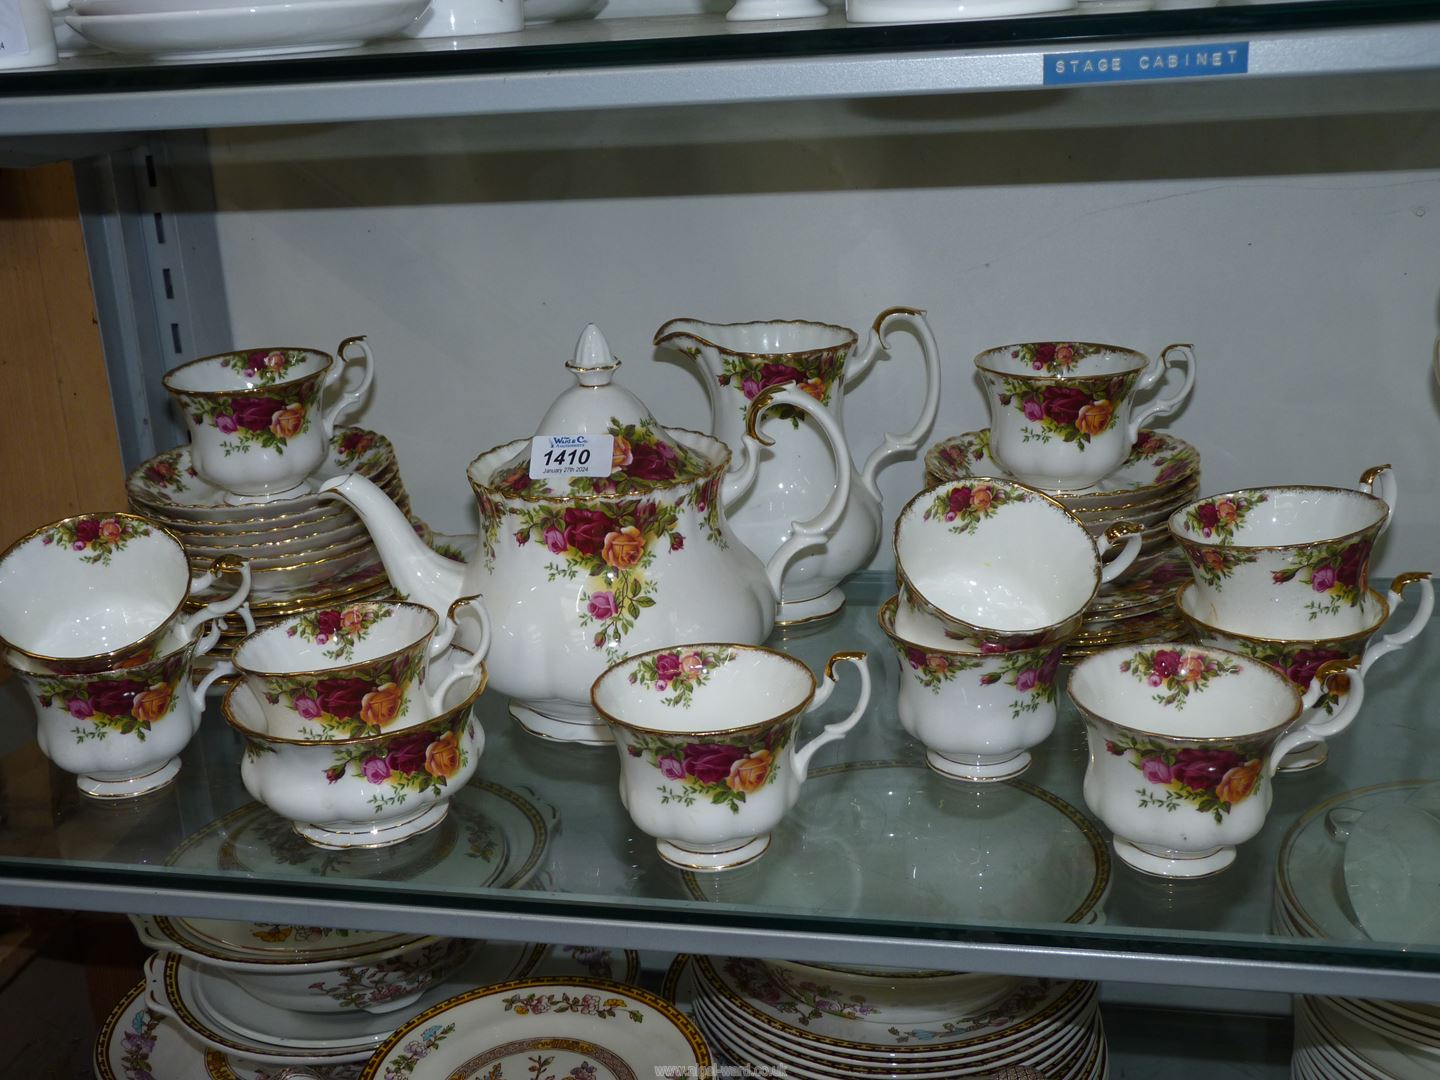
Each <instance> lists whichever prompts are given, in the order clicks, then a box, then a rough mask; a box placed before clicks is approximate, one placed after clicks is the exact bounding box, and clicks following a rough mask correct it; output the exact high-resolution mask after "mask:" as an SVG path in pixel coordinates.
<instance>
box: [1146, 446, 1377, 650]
mask: <svg viewBox="0 0 1440 1080" xmlns="http://www.w3.org/2000/svg"><path fill="white" fill-rule="evenodd" d="M1377 487H1378V489H1379V490H1378V491H1377V490H1376V488H1377ZM1395 494H1396V489H1395V477H1394V473H1393V472H1391V470H1390V466H1388V465H1379V466H1376V467H1375V468H1373V469H1369V470H1367V471H1366V473H1365V475H1364V476H1362V477H1361V478H1360V489H1359V490H1355V489H1352V488H1332V487H1301V486H1296V487H1263V488H1247V489H1245V490H1242V491H1231V492H1227V493H1225V494H1223V495H1212V496H1209V497H1208V498H1205V499H1201V500H1199V501H1198V502H1193V503H1190V504H1189V505H1188V506H1183V507H1181V508H1180V509H1179V510H1176V511H1175V513H1173V514H1172V515H1170V521H1169V523H1168V524H1169V529H1170V533H1171V535H1173V536H1174V537H1175V540H1176V541H1177V542H1178V543H1179V545H1180V547H1181V549H1182V550H1183V551H1184V552H1185V556H1186V558H1187V559H1189V561H1190V567H1191V573H1192V575H1193V576H1194V578H1195V591H1194V593H1193V596H1192V600H1191V604H1192V605H1193V608H1192V610H1193V612H1194V613H1195V614H1196V615H1197V616H1198V617H1199V618H1201V619H1203V620H1204V621H1205V622H1207V623H1210V624H1211V625H1214V626H1224V627H1244V628H1245V632H1246V633H1247V634H1252V635H1260V636H1263V637H1271V638H1333V637H1343V636H1346V635H1349V634H1356V633H1359V632H1360V631H1361V630H1363V629H1364V628H1365V626H1366V612H1365V610H1364V606H1363V600H1364V597H1365V591H1366V589H1367V588H1368V586H1369V577H1370V554H1371V551H1372V549H1373V548H1374V545H1375V541H1376V540H1377V539H1378V538H1379V536H1380V534H1381V533H1383V532H1384V531H1385V528H1386V526H1387V524H1388V523H1389V520H1390V517H1391V515H1392V514H1393V513H1394V509H1395Z"/></svg>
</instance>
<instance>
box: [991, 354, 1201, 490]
mask: <svg viewBox="0 0 1440 1080" xmlns="http://www.w3.org/2000/svg"><path fill="white" fill-rule="evenodd" d="M1176 354H1178V357H1179V358H1183V359H1184V361H1185V381H1184V382H1183V383H1182V384H1181V386H1180V388H1179V389H1178V390H1177V391H1175V393H1173V394H1171V395H1170V396H1169V397H1165V398H1161V399H1159V400H1157V401H1152V402H1150V403H1149V404H1148V405H1145V406H1142V407H1141V408H1139V409H1135V410H1134V412H1133V415H1132V405H1133V401H1134V397H1135V394H1136V393H1137V392H1138V391H1142V390H1148V389H1150V388H1151V387H1153V386H1154V385H1155V384H1156V383H1158V382H1159V381H1160V379H1161V378H1162V377H1163V376H1164V375H1165V373H1166V371H1167V370H1168V369H1169V366H1170V363H1171V362H1172V356H1175V355H1176ZM975 367H976V368H977V369H978V370H979V372H980V379H981V381H982V382H983V383H984V384H985V390H986V395H985V397H986V401H987V402H988V403H989V405H990V457H991V458H992V459H993V460H994V461H995V463H996V464H997V465H999V466H1000V467H1001V468H1002V469H1004V470H1005V471H1006V472H1008V473H1010V474H1011V475H1012V476H1014V477H1015V478H1016V479H1018V480H1022V481H1024V482H1025V483H1027V484H1033V485H1034V486H1035V487H1039V488H1047V489H1049V490H1051V491H1067V492H1068V491H1083V490H1085V489H1086V488H1089V487H1093V486H1094V485H1095V484H1098V483H1099V482H1100V481H1101V480H1103V479H1104V478H1105V477H1107V476H1109V475H1110V474H1111V473H1112V472H1114V471H1115V470H1116V469H1118V468H1119V467H1120V466H1121V465H1122V464H1123V463H1124V461H1125V459H1126V458H1127V457H1128V456H1129V454H1130V448H1131V447H1132V446H1133V445H1134V443H1135V440H1136V438H1138V437H1139V434H1140V427H1141V425H1142V424H1144V423H1145V421H1147V420H1149V419H1151V418H1152V417H1155V416H1164V415H1166V414H1168V413H1172V412H1174V411H1175V410H1176V409H1177V408H1179V407H1180V405H1181V404H1182V403H1183V402H1184V401H1185V399H1186V398H1187V397H1188V396H1189V395H1190V390H1191V389H1192V388H1193V387H1194V385H1195V353H1194V346H1192V345H1167V346H1165V348H1163V349H1161V350H1160V356H1159V359H1158V362H1157V363H1155V364H1151V363H1150V358H1149V357H1148V356H1146V355H1145V354H1144V353H1139V352H1136V351H1135V350H1133V349H1122V348H1119V347H1117V346H1114V345H1097V344H1094V343H1091V342H1086V341H1045V342H1027V343H1024V344H1019V345H1002V346H999V347H998V348H994V349H987V350H985V351H984V352H982V353H981V354H980V355H979V356H977V357H975Z"/></svg>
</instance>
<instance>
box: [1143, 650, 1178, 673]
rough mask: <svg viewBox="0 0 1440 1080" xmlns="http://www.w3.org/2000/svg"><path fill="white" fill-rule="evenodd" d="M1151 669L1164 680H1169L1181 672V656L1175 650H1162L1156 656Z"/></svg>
mask: <svg viewBox="0 0 1440 1080" xmlns="http://www.w3.org/2000/svg"><path fill="white" fill-rule="evenodd" d="M1150 669H1151V670H1152V671H1153V672H1155V674H1156V675H1159V676H1160V677H1161V678H1162V679H1168V678H1170V677H1171V676H1172V675H1174V674H1175V673H1176V672H1178V671H1179V670H1180V654H1179V653H1178V652H1176V651H1175V650H1174V649H1161V650H1160V651H1159V652H1157V653H1156V654H1155V660H1154V662H1153V663H1152V664H1151V665H1150Z"/></svg>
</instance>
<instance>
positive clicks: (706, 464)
mask: <svg viewBox="0 0 1440 1080" xmlns="http://www.w3.org/2000/svg"><path fill="white" fill-rule="evenodd" d="M565 366H566V367H567V368H569V369H570V371H572V372H573V373H574V375H575V385H574V386H571V387H570V388H569V389H568V390H565V391H564V392H563V393H561V394H560V396H559V397H557V398H556V399H555V400H554V402H553V403H552V404H551V405H550V408H549V409H548V410H547V411H546V413H545V416H544V417H543V418H542V419H541V421H540V426H539V427H537V428H536V429H535V435H536V436H537V437H541V436H545V437H553V436H577V435H585V436H591V437H594V436H601V437H607V438H608V440H609V443H608V445H609V446H610V454H611V459H610V462H611V471H610V473H609V475H608V476H598V477H597V476H588V475H569V476H565V475H549V476H534V475H532V474H533V473H534V470H533V469H532V455H531V449H532V445H531V443H528V442H527V443H526V445H525V446H524V448H523V449H522V450H521V451H520V452H519V453H518V454H515V455H514V456H512V457H511V458H510V459H509V460H507V461H506V462H505V463H504V464H502V465H501V466H500V467H499V468H497V469H496V470H495V472H494V473H493V474H492V476H491V483H490V485H488V486H493V487H499V488H502V489H504V490H507V491H509V492H511V493H513V494H524V495H530V496H545V495H551V496H553V495H567V494H569V495H580V496H601V497H605V496H610V495H629V494H638V493H642V492H645V491H649V490H653V489H655V488H662V487H670V486H673V485H676V484H688V483H691V482H692V481H694V480H697V479H699V478H700V477H702V476H704V475H706V474H708V473H710V472H711V471H713V470H714V468H715V466H716V464H718V462H715V461H709V460H707V459H706V458H705V457H704V456H703V455H702V454H699V453H697V452H696V451H694V450H691V449H689V448H688V447H685V446H682V445H681V444H680V443H677V442H676V441H675V440H674V439H672V438H670V436H669V435H668V434H667V433H666V431H665V429H664V428H663V427H661V426H660V424H659V423H658V422H657V421H656V420H655V417H654V415H653V414H652V413H651V412H650V410H649V409H648V408H646V407H645V403H644V402H643V401H641V400H640V399H639V398H638V397H636V396H635V395H634V394H632V393H631V392H630V391H629V390H626V389H625V388H624V387H623V386H618V385H616V384H615V383H614V382H613V379H614V376H615V371H616V369H618V368H619V367H620V361H619V360H618V359H616V358H615V356H614V355H613V354H612V353H611V352H610V346H609V344H608V343H607V342H606V341H605V335H604V334H602V333H600V328H599V327H598V326H596V325H595V324H594V323H590V324H589V325H588V326H586V327H585V329H584V331H583V332H582V333H581V334H580V340H579V341H578V342H577V343H576V345H575V356H574V359H571V360H567V361H566V362H565Z"/></svg>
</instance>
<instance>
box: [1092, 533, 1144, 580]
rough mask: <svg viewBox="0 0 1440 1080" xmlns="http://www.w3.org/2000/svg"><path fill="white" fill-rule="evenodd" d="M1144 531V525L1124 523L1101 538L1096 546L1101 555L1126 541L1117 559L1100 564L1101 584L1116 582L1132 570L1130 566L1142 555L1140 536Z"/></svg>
mask: <svg viewBox="0 0 1440 1080" xmlns="http://www.w3.org/2000/svg"><path fill="white" fill-rule="evenodd" d="M1144 531H1145V527H1144V526H1143V525H1137V524H1135V522H1133V521H1122V522H1120V523H1119V524H1118V525H1111V526H1110V527H1109V528H1108V529H1106V530H1105V535H1104V536H1102V537H1100V539H1099V541H1098V542H1097V543H1096V545H1095V547H1096V549H1097V550H1098V551H1099V552H1100V554H1101V555H1104V554H1105V553H1106V552H1107V551H1109V550H1110V549H1111V548H1112V547H1114V546H1115V545H1116V544H1117V543H1119V542H1120V541H1121V540H1124V541H1125V546H1124V547H1122V548H1121V549H1120V554H1118V555H1116V556H1115V558H1113V559H1111V560H1110V561H1109V562H1108V563H1101V564H1100V584H1102V585H1103V584H1105V582H1107V581H1114V580H1115V579H1116V578H1117V577H1119V576H1120V575H1121V574H1123V573H1124V572H1125V571H1126V570H1129V569H1130V565H1131V564H1132V563H1133V562H1134V561H1135V560H1136V558H1138V557H1139V555H1140V534H1141V533H1142V532H1144Z"/></svg>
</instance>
